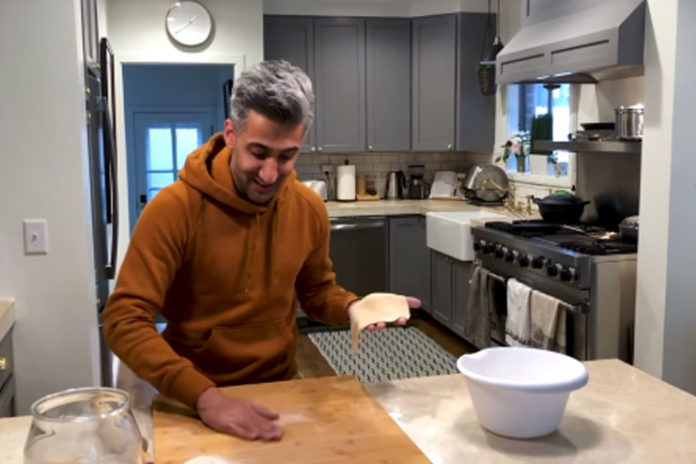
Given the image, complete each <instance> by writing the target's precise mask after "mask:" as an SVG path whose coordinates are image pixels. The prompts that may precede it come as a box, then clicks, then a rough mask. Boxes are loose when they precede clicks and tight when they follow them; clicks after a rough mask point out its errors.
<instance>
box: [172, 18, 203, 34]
mask: <svg viewBox="0 0 696 464" xmlns="http://www.w3.org/2000/svg"><path fill="white" fill-rule="evenodd" d="M198 16H199V15H195V16H194V17H192V18H191V19H189V20H188V21H187V22H186V24H184V25H183V26H181V27H180V28H179V29H177V30H176V31H174V35H177V34H178V33H179V32H181V31H183V30H184V29H186V28H187V27H189V26H190V25H191V24H193V22H194V21H195V20H197V19H198Z"/></svg>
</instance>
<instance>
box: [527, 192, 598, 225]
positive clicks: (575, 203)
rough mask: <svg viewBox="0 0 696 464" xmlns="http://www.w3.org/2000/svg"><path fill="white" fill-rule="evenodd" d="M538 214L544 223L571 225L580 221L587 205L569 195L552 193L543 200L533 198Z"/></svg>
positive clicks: (585, 201) (580, 199) (583, 201)
mask: <svg viewBox="0 0 696 464" xmlns="http://www.w3.org/2000/svg"><path fill="white" fill-rule="evenodd" d="M533 201H534V203H536V204H537V206H538V207H539V213H540V214H541V217H542V218H543V219H544V221H547V222H553V223H557V224H573V223H576V222H579V221H580V216H582V212H583V210H584V209H585V205H586V204H588V203H589V201H587V200H583V199H582V198H578V197H576V196H575V195H571V194H570V193H554V194H552V195H549V196H547V197H544V198H543V199H539V198H534V199H533Z"/></svg>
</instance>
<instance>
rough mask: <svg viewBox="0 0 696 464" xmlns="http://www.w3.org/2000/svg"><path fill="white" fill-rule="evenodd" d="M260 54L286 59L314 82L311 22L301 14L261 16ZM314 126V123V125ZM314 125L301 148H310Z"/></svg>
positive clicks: (313, 143)
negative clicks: (261, 49)
mask: <svg viewBox="0 0 696 464" xmlns="http://www.w3.org/2000/svg"><path fill="white" fill-rule="evenodd" d="M263 39H264V57H265V59H267V60H286V61H289V62H290V63H292V64H294V65H295V66H298V67H299V68H301V69H302V70H303V71H304V72H306V73H307V75H308V76H309V78H310V79H312V82H314V23H313V19H312V18H306V17H301V16H264V27H263ZM314 126H316V124H315V125H314ZM315 147H316V140H315V129H314V127H312V128H311V129H310V131H309V132H308V133H307V137H306V138H305V143H304V146H303V151H314V150H315Z"/></svg>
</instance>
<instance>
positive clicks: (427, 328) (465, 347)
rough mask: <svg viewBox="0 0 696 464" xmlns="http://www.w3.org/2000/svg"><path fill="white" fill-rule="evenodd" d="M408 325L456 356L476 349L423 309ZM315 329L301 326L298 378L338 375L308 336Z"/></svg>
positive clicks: (297, 354)
mask: <svg viewBox="0 0 696 464" xmlns="http://www.w3.org/2000/svg"><path fill="white" fill-rule="evenodd" d="M408 326H411V327H416V328H418V329H419V330H421V331H422V332H423V333H425V334H426V335H427V336H428V337H430V338H431V339H433V340H434V341H435V342H436V343H437V344H438V345H440V346H441V347H442V348H443V349H444V350H446V351H448V352H449V353H451V354H452V355H453V356H455V357H459V356H461V355H463V354H466V353H473V352H474V351H476V348H474V347H473V346H471V345H470V344H468V343H467V342H465V341H464V340H462V339H461V338H459V337H458V336H457V335H455V334H453V333H452V332H450V331H449V330H448V329H447V328H445V327H444V326H443V325H442V324H440V323H439V322H437V321H436V320H435V319H433V318H432V317H431V316H430V315H429V314H427V313H425V312H423V311H414V313H413V314H412V315H411V319H410V320H409V321H408ZM313 330H317V326H309V327H305V328H300V336H299V337H298V340H297V352H296V354H295V361H296V362H297V376H298V378H302V379H306V378H312V377H327V376H331V375H336V373H335V372H334V370H333V369H332V368H331V366H330V365H329V363H328V362H327V361H326V359H324V357H323V356H322V355H321V353H320V352H319V349H318V348H317V347H316V345H314V343H312V341H311V340H310V339H309V337H308V336H307V334H308V333H310V332H311V331H313Z"/></svg>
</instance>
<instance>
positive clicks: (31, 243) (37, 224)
mask: <svg viewBox="0 0 696 464" xmlns="http://www.w3.org/2000/svg"><path fill="white" fill-rule="evenodd" d="M46 253H48V224H47V223H46V220H45V219H25V220H24V254H27V255H45V254H46Z"/></svg>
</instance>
